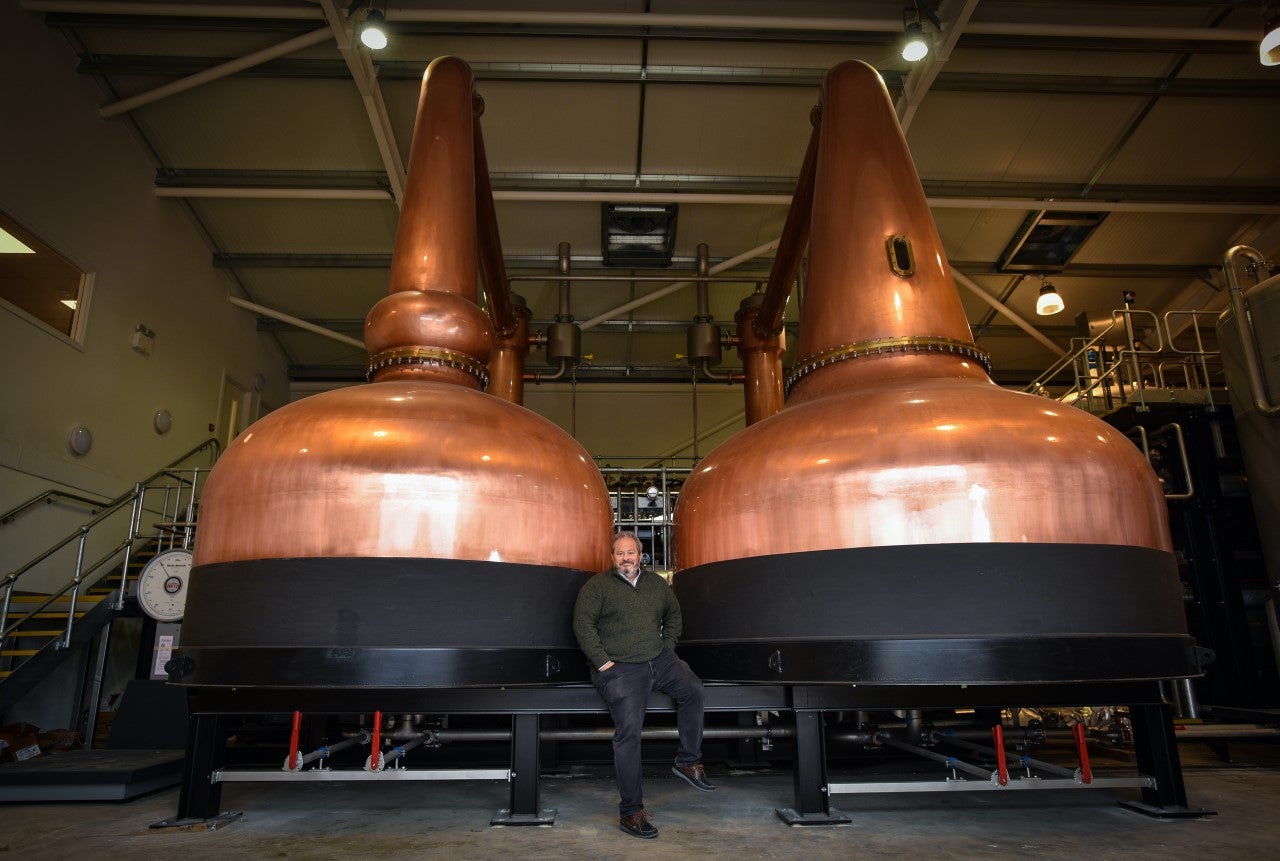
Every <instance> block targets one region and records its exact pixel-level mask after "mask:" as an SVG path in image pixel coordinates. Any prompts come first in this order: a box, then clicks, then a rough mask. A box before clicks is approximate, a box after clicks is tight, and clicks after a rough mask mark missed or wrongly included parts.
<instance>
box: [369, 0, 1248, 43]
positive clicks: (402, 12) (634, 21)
mask: <svg viewBox="0 0 1280 861" xmlns="http://www.w3.org/2000/svg"><path fill="white" fill-rule="evenodd" d="M387 20H388V21H404V22H413V23H433V24H531V25H539V24H546V25H556V26H581V27H636V28H644V27H671V28H673V29H679V28H688V29H693V30H707V29H713V30H715V29H719V30H790V31H803V30H810V31H836V32H841V31H843V32H857V33H901V32H902V19H901V18H899V17H896V16H895V17H893V18H801V17H786V16H777V17H775V16H772V15H671V14H659V13H653V12H530V11H520V10H511V11H497V10H495V11H488V10H476V9H405V8H398V7H395V6H392V7H390V8H388V9H387ZM967 31H968V32H970V33H974V34H978V35H984V36H986V35H990V36H1041V37H1055V36H1056V37H1062V38H1081V39H1132V40H1140V41H1147V42H1149V41H1153V40H1155V41H1161V40H1168V41H1175V42H1182V41H1188V40H1190V41H1202V42H1257V41H1258V40H1259V39H1260V38H1261V32H1260V31H1259V30H1223V29H1217V28H1211V27H1154V26H1146V25H1143V26H1136V25H1135V26H1124V27H1121V26H1108V25H1091V24H1034V23H1030V22H1021V21H1019V22H1009V23H1003V22H988V23H983V24H971V25H970V26H969V27H968V28H967Z"/></svg>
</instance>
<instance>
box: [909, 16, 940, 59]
mask: <svg viewBox="0 0 1280 861" xmlns="http://www.w3.org/2000/svg"><path fill="white" fill-rule="evenodd" d="M926 20H928V21H930V22H931V23H932V24H933V26H934V27H937V28H939V29H941V28H942V24H941V22H940V21H939V20H938V16H937V15H935V14H933V11H932V10H931V9H929V7H928V6H922V5H921V4H920V3H918V2H917V3H913V4H912V5H910V6H908V7H906V8H905V9H903V10H902V29H903V32H904V34H905V35H904V36H903V40H902V59H904V60H906V61H907V62H908V63H914V62H916V61H917V60H923V59H924V58H925V57H927V56H929V36H928V34H927V33H926V32H925V29H924V22H925V21H926Z"/></svg>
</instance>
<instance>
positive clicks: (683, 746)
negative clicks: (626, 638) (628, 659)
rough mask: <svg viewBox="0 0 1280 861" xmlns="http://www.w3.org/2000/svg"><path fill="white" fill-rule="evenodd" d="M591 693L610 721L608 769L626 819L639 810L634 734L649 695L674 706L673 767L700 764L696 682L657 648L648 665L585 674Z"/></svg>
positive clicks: (641, 723) (686, 667)
mask: <svg viewBox="0 0 1280 861" xmlns="http://www.w3.org/2000/svg"><path fill="white" fill-rule="evenodd" d="M591 680H592V681H593V682H594V683H595V686H596V690H598V691H599V692H600V696H601V697H603V698H604V701H605V702H606V703H607V704H608V706H609V714H610V715H612V716H613V726H614V731H613V767H614V769H615V770H616V771H617V772H618V792H619V794H620V795H621V796H622V800H621V801H619V802H618V813H619V814H620V815H622V816H630V815H631V814H632V813H635V812H636V811H638V810H640V809H642V808H643V807H644V796H643V793H642V792H641V788H640V730H641V729H642V728H643V727H644V710H645V707H646V706H647V705H648V704H649V692H650V691H660V692H661V693H664V694H666V695H668V696H669V697H671V698H672V699H673V700H675V701H676V725H677V727H678V728H679V731H680V745H679V747H677V748H676V765H680V766H684V765H693V764H694V763H695V762H698V761H699V760H701V759H702V702H703V697H702V680H701V679H699V678H698V677H697V676H695V675H694V674H693V670H691V669H689V665H688V664H686V663H685V662H684V661H682V660H680V659H679V658H678V657H676V653H675V652H672V651H670V650H669V649H663V650H662V654H660V655H658V657H656V658H654V659H653V660H652V661H645V662H644V663H641V664H623V663H614V665H613V666H612V667H610V668H609V669H607V670H605V671H604V672H597V671H595V670H592V671H591Z"/></svg>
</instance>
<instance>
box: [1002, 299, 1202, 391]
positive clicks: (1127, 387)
mask: <svg viewBox="0 0 1280 861" xmlns="http://www.w3.org/2000/svg"><path fill="white" fill-rule="evenodd" d="M1138 315H1142V316H1144V317H1150V318H1151V321H1152V323H1153V325H1152V327H1151V333H1152V334H1153V335H1154V338H1155V344H1154V345H1140V344H1139V342H1137V341H1136V339H1135V338H1134V325H1133V318H1134V317H1136V316H1138ZM1184 316H1185V317H1189V318H1190V323H1189V324H1187V325H1188V326H1189V327H1190V328H1191V329H1192V331H1193V334H1194V338H1195V348H1194V349H1182V348H1179V347H1177V346H1176V345H1175V344H1174V340H1173V331H1174V327H1173V323H1172V318H1174V317H1184ZM1204 316H1211V314H1210V312H1208V311H1194V310H1193V311H1168V312H1166V313H1165V315H1164V316H1163V318H1161V317H1157V316H1156V315H1155V314H1154V313H1152V312H1150V311H1137V310H1134V309H1132V308H1124V309H1118V310H1115V311H1112V313H1111V324H1110V325H1109V326H1107V327H1106V328H1105V329H1103V330H1102V331H1101V332H1099V333H1098V334H1096V335H1094V336H1092V337H1089V338H1085V337H1080V338H1073V339H1071V347H1072V348H1071V350H1070V351H1068V353H1067V354H1066V355H1064V356H1062V357H1061V358H1059V359H1058V360H1057V361H1056V362H1054V363H1053V365H1051V366H1050V367H1049V368H1048V370H1046V371H1045V372H1044V373H1042V374H1040V376H1038V377H1036V379H1035V380H1033V381H1032V382H1031V383H1030V384H1028V385H1027V386H1026V387H1025V388H1024V389H1023V391H1025V392H1028V393H1031V394H1038V395H1046V396H1048V384H1049V382H1050V381H1051V380H1052V379H1053V378H1054V377H1057V376H1058V375H1059V374H1061V373H1062V372H1064V371H1066V370H1067V369H1068V368H1071V369H1072V372H1073V374H1074V382H1073V384H1072V386H1071V387H1070V388H1069V389H1067V390H1066V391H1065V392H1063V393H1062V394H1061V395H1059V396H1057V397H1056V399H1057V400H1059V401H1065V402H1074V403H1075V404H1076V405H1077V406H1080V407H1082V408H1084V409H1086V410H1088V411H1094V406H1095V398H1098V397H1100V398H1101V399H1102V401H1103V403H1102V406H1103V408H1104V409H1107V410H1109V409H1111V408H1112V406H1113V405H1114V404H1113V399H1114V400H1118V401H1119V402H1120V403H1122V404H1125V403H1129V402H1130V400H1132V401H1134V402H1135V403H1136V404H1137V409H1138V411H1139V412H1145V411H1147V409H1148V407H1147V406H1146V397H1145V395H1146V389H1147V388H1149V387H1150V386H1151V385H1155V386H1157V387H1159V388H1164V369H1165V366H1166V365H1167V364H1168V362H1160V363H1159V364H1155V363H1154V362H1153V360H1152V359H1148V360H1146V361H1141V360H1140V359H1139V357H1143V356H1146V357H1157V358H1158V357H1160V356H1163V355H1167V354H1168V353H1172V354H1174V355H1178V356H1182V357H1184V358H1183V361H1184V362H1191V361H1192V360H1193V359H1194V360H1195V362H1196V364H1197V370H1198V371H1199V373H1200V375H1201V376H1202V378H1203V382H1204V386H1203V389H1204V394H1205V403H1206V407H1207V408H1208V409H1209V410H1210V411H1212V410H1213V409H1214V406H1213V393H1212V391H1211V389H1212V385H1211V376H1212V375H1211V374H1210V371H1209V364H1208V361H1207V359H1208V358H1210V357H1216V356H1217V355H1219V354H1218V353H1217V352H1216V351H1213V350H1208V349H1205V346H1204V342H1203V339H1202V338H1201V331H1200V326H1199V320H1200V318H1201V317H1204ZM1117 328H1122V331H1123V332H1124V335H1125V344H1124V345H1122V346H1118V347H1112V346H1109V345H1108V344H1106V343H1104V342H1105V341H1106V340H1107V339H1108V336H1109V335H1111V333H1112V332H1113V331H1115V330H1117ZM1184 328H1185V327H1184ZM1091 362H1092V364H1091ZM1144 371H1145V372H1144ZM1184 373H1185V374H1186V376H1187V383H1188V386H1187V387H1188V389H1197V390H1198V389H1200V388H1201V387H1200V386H1198V385H1192V380H1191V373H1190V370H1189V369H1184ZM1148 377H1150V380H1148ZM1081 400H1083V401H1084V402H1085V403H1083V404H1081V403H1080V401H1081Z"/></svg>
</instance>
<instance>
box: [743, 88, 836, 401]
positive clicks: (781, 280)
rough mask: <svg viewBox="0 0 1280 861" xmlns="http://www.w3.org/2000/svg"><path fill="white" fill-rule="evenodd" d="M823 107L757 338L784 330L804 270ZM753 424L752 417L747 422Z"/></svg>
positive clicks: (757, 320)
mask: <svg viewBox="0 0 1280 861" xmlns="http://www.w3.org/2000/svg"><path fill="white" fill-rule="evenodd" d="M821 118H822V111H821V110H820V109H818V108H814V109H813V110H812V111H811V112H810V114H809V120H810V122H811V123H813V131H812V132H811V133H810V134H809V146H808V147H807V148H806V149H805V152H804V162H803V163H802V164H801V165H800V176H799V177H798V178H797V179H796V190H795V194H794V195H793V196H792V198H791V208H790V209H788V210H787V220H786V223H785V224H783V226H782V237H781V238H780V239H779V240H778V251H777V253H776V254H775V255H774V257H773V267H772V268H770V270H769V285H768V286H767V287H766V288H765V293H764V304H763V305H762V306H761V308H760V311H759V313H757V314H756V315H755V317H754V319H753V320H752V324H751V325H752V326H753V328H754V329H755V335H756V338H757V339H758V340H760V341H767V340H769V339H770V338H772V337H773V336H775V335H777V334H778V333H779V332H781V331H782V315H783V312H785V311H786V309H787V299H788V298H789V297H790V296H791V286H792V285H793V284H795V281H796V273H797V272H798V271H800V259H801V258H802V257H804V251H805V247H806V246H807V245H808V244H809V228H810V224H811V217H812V212H811V210H812V207H813V185H814V176H815V174H816V173H817V164H818V132H819V130H820V129H821V128H822V124H821ZM747 423H748V424H750V421H748V422H747Z"/></svg>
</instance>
